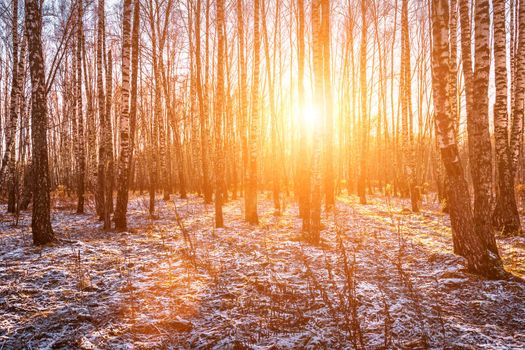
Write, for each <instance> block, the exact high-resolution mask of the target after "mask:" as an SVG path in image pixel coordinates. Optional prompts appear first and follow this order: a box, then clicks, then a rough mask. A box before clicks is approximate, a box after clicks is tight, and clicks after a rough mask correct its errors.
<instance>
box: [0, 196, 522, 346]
mask: <svg viewBox="0 0 525 350" xmlns="http://www.w3.org/2000/svg"><path fill="white" fill-rule="evenodd" d="M259 198H260V205H259V213H260V224H259V225H258V226H251V225H249V224H247V223H245V222H244V221H243V220H242V219H241V217H242V212H241V207H242V205H241V204H242V201H240V200H232V201H230V202H228V203H227V204H226V205H225V207H224V211H225V223H226V225H227V227H226V228H225V229H214V228H213V214H214V213H213V206H212V205H208V206H205V205H204V204H202V199H201V198H197V197H191V198H190V199H188V200H179V199H177V200H176V201H175V202H174V201H167V202H165V201H163V200H159V201H158V202H157V218H150V217H149V215H148V211H147V207H148V206H147V199H146V197H136V198H134V199H133V200H132V202H131V203H130V210H129V226H130V227H131V229H130V230H129V232H126V233H116V232H109V233H108V232H103V231H102V229H101V223H100V222H99V221H97V218H96V217H95V216H94V215H92V214H86V215H77V214H73V212H74V210H73V206H72V203H69V204H67V203H66V204H64V203H55V209H54V210H53V226H54V228H55V231H56V233H57V236H58V237H59V238H61V239H62V240H61V242H60V243H57V244H53V245H51V246H46V247H43V248H37V247H34V246H32V244H31V230H30V213H29V212H24V213H23V214H22V215H21V217H20V218H19V222H18V225H17V226H15V225H14V220H15V219H14V218H13V217H12V216H10V215H6V214H2V215H1V216H0V242H1V244H0V350H4V349H23V348H28V349H69V348H72V349H78V348H80V349H152V348H167V349H186V348H191V349H223V348H226V349H228V348H229V349H281V348H308V349H340V348H348V349H349V348H358V349H383V348H386V349H390V348H395V349H427V348H436V349H480V348H483V349H523V348H524V347H525V307H524V305H525V286H524V285H522V284H520V283H517V282H509V281H488V280H482V279H480V278H478V277H476V276H474V275H471V274H469V273H467V272H466V271H465V270H464V268H463V261H462V259H461V258H459V257H457V256H455V255H453V254H452V251H451V247H452V243H451V236H450V229H449V221H448V218H447V216H446V215H443V214H441V213H439V212H438V211H437V210H436V205H435V204H434V205H431V204H429V203H427V204H426V205H425V206H424V210H423V211H422V213H419V214H410V213H404V211H403V210H402V209H403V204H404V205H407V204H408V203H405V202H403V201H401V200H398V199H396V200H394V199H393V200H392V203H391V205H388V204H387V201H386V200H385V199H384V198H372V199H371V201H370V204H369V205H359V204H357V198H355V197H351V196H350V197H348V196H341V197H339V198H338V202H337V210H336V211H335V213H331V214H330V215H329V216H325V217H324V218H323V222H324V225H325V227H324V230H323V232H322V243H321V244H320V245H319V246H312V245H310V244H307V243H305V242H303V240H302V239H301V234H300V220H299V219H298V218H297V207H296V205H295V204H291V203H288V204H287V206H286V208H285V209H284V210H283V215H281V216H275V215H274V210H273V208H272V201H271V200H270V199H268V198H266V196H265V195H260V196H259ZM92 209H93V208H89V211H90V212H92ZM0 212H2V213H5V206H1V207H0ZM181 227H184V228H185V229H184V231H185V232H186V233H187V234H183V230H181ZM498 244H499V247H500V249H501V250H500V252H501V255H502V257H503V258H504V262H505V265H506V268H507V269H508V270H510V271H512V272H513V273H515V274H517V275H520V276H522V277H525V238H524V237H515V238H505V239H499V240H498Z"/></svg>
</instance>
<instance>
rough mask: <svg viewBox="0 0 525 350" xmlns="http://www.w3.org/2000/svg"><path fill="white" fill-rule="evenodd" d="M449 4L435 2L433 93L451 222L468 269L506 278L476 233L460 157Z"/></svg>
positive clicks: (500, 266)
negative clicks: (450, 84) (452, 96)
mask: <svg viewBox="0 0 525 350" xmlns="http://www.w3.org/2000/svg"><path fill="white" fill-rule="evenodd" d="M448 10H449V7H448V0H434V1H433V2H432V39H433V45H432V73H433V77H432V90H433V97H434V110H435V125H436V137H437V139H438V145H439V149H440V151H441V158H442V160H443V163H444V166H445V169H446V172H447V176H448V179H449V181H450V186H449V189H450V190H449V193H448V195H449V201H450V218H451V225H452V229H453V230H454V232H455V233H456V235H457V241H458V244H459V245H460V246H461V247H460V250H461V251H462V252H463V255H464V256H465V258H466V259H467V265H468V267H469V269H470V270H471V271H473V272H475V273H477V274H480V275H482V276H485V277H488V278H503V277H505V276H506V275H507V274H506V272H505V270H504V269H503V266H502V262H501V259H500V258H499V256H498V255H497V252H496V254H494V252H493V251H492V250H491V248H490V246H489V244H488V242H487V240H486V239H485V237H484V236H482V235H480V232H479V231H477V229H478V226H477V225H474V218H473V215H472V209H471V205H470V195H469V192H468V184H467V181H466V180H465V176H464V172H463V166H462V165H461V159H460V157H459V151H458V146H457V143H456V135H455V131H454V122H455V120H454V119H453V115H452V111H451V108H450V98H449V95H448V93H447V90H448V79H449V76H450V66H449V42H448V40H449V38H448V35H449V30H448V29H449V28H448V23H449V22H448V19H449V11H448Z"/></svg>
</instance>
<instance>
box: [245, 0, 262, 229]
mask: <svg viewBox="0 0 525 350" xmlns="http://www.w3.org/2000/svg"><path fill="white" fill-rule="evenodd" d="M253 11H254V19H253V82H252V120H251V123H252V124H251V127H250V134H249V139H250V141H249V144H248V147H249V152H250V154H249V164H248V183H247V185H246V196H245V206H246V213H245V215H246V221H248V222H249V223H251V224H258V223H259V217H258V215H257V146H258V145H257V142H258V132H259V130H258V126H259V125H258V124H259V113H260V111H259V68H260V67H259V62H260V57H259V54H260V47H261V43H260V37H259V18H260V17H259V15H260V1H259V0H254V7H253Z"/></svg>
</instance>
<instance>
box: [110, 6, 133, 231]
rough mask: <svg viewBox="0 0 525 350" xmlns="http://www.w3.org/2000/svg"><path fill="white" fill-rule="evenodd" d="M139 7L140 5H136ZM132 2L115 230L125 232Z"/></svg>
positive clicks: (125, 21) (126, 18)
mask: <svg viewBox="0 0 525 350" xmlns="http://www.w3.org/2000/svg"><path fill="white" fill-rule="evenodd" d="M135 6H138V4H135ZM130 20H131V0H124V12H123V16H122V90H121V102H120V104H121V106H120V119H119V124H120V125H119V127H120V130H119V131H120V152H119V163H118V181H117V186H118V192H117V207H116V210H115V228H116V229H117V230H118V231H124V230H126V228H127V223H126V212H127V205H128V200H127V199H128V191H129V188H128V187H129V166H130V163H129V161H130V159H131V158H130V154H131V147H130V146H131V144H130V120H129V82H130V79H129V77H130V69H129V68H130V51H131V42H130V41H131V38H130V31H131V29H130V28H131V23H130Z"/></svg>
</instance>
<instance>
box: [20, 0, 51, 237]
mask: <svg viewBox="0 0 525 350" xmlns="http://www.w3.org/2000/svg"><path fill="white" fill-rule="evenodd" d="M25 17H26V18H25V25H26V30H27V37H28V48H29V68H30V73H31V141H32V154H33V175H34V181H35V184H34V187H33V199H34V200H33V216H32V222H31V228H32V231H33V243H34V244H36V245H42V244H46V243H49V242H51V241H53V240H54V233H53V229H52V227H51V215H50V210H51V199H50V179H49V165H48V155H47V126H48V125H47V97H46V77H45V69H44V56H43V51H42V13H41V7H40V3H39V1H37V0H26V1H25Z"/></svg>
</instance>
